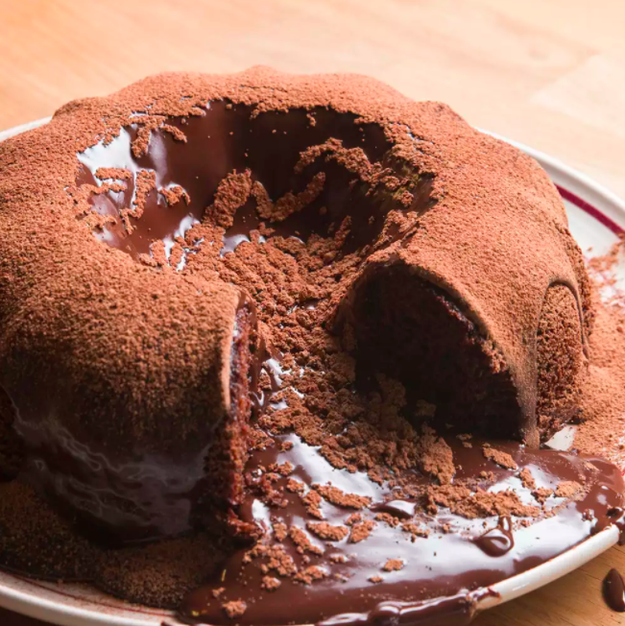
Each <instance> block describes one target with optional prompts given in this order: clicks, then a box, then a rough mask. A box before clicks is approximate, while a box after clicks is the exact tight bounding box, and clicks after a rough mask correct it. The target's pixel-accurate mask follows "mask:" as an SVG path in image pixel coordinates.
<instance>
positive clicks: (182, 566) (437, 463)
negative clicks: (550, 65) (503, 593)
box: [0, 68, 623, 624]
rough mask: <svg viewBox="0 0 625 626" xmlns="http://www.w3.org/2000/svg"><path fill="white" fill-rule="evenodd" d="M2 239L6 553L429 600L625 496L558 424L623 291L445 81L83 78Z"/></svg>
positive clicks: (32, 563)
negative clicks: (99, 87)
mask: <svg viewBox="0 0 625 626" xmlns="http://www.w3.org/2000/svg"><path fill="white" fill-rule="evenodd" d="M0 259H1V260H0V328H1V329H2V335H1V336H0V388H1V390H2V397H1V398H0V400H1V403H0V480H1V481H3V482H0V564H2V565H3V566H4V567H7V568H10V569H14V570H18V571H21V572H26V573H27V574H29V575H32V576H39V577H44V578H52V579H54V578H62V579H64V580H70V579H76V580H90V581H92V582H93V583H94V584H96V585H98V586H99V587H101V588H103V589H105V590H108V591H110V592H111V593H114V594H116V595H118V596H120V597H123V598H126V599H129V600H132V601H136V602H142V603H147V604H151V605H156V606H165V607H173V606H176V605H177V604H178V603H179V601H180V600H181V598H182V597H183V596H184V595H186V594H187V593H188V592H189V591H191V590H192V589H193V588H194V587H198V585H200V583H205V582H206V581H208V583H207V585H208V586H204V587H201V588H199V590H196V591H194V592H193V593H192V594H191V595H190V596H189V597H187V599H186V600H185V602H184V603H183V605H182V607H183V608H182V610H181V616H182V617H184V619H186V620H191V621H193V620H195V621H202V620H205V621H210V623H219V622H220V620H221V621H225V622H228V621H236V622H237V623H249V624H282V623H289V622H293V623H303V622H305V621H319V620H322V619H327V618H331V617H332V616H333V615H336V614H342V613H346V612H349V613H358V615H359V616H356V617H353V620H355V621H356V622H358V623H360V622H361V621H363V620H364V621H366V620H369V619H375V620H378V621H379V619H382V617H380V616H383V615H387V613H388V615H387V618H388V619H395V618H397V619H400V618H399V617H398V616H401V619H400V621H402V622H404V621H405V622H411V621H418V620H419V619H421V618H422V617H423V616H427V615H429V612H430V611H433V610H434V608H432V607H433V606H434V605H433V604H432V601H433V599H437V598H441V597H447V598H448V599H447V600H445V601H444V602H443V601H442V600H440V602H442V604H441V606H444V607H447V608H446V609H445V610H447V609H448V612H449V611H451V613H454V612H458V611H459V612H460V613H462V614H466V615H469V614H470V613H471V611H472V609H473V607H474V606H475V602H476V598H477V595H476V594H479V593H481V592H479V591H478V590H479V589H482V588H483V587H485V586H487V585H489V584H492V583H493V582H495V581H496V580H500V579H501V578H504V577H506V576H509V575H512V574H513V573H516V572H519V571H523V570H524V569H527V568H528V567H531V566H532V565H534V564H535V563H536V562H538V561H540V560H545V559H548V558H551V557H552V556H555V555H556V554H559V553H560V552H562V551H564V550H566V549H567V548H569V547H571V546H572V545H575V544H576V543H578V542H579V541H581V540H583V539H584V538H585V537H587V536H588V534H590V533H591V532H595V531H596V530H598V529H599V528H602V527H604V526H605V525H607V524H608V523H610V522H611V521H614V520H615V519H616V518H618V516H619V515H620V513H618V507H620V506H621V504H622V495H621V494H622V491H623V484H622V480H621V477H620V472H618V470H616V468H614V467H613V466H611V465H609V464H608V463H606V462H604V461H602V460H600V459H598V458H595V457H587V458H585V457H581V456H574V455H570V454H564V453H558V452H547V451H545V450H540V449H538V448H539V445H540V443H541V441H544V440H546V439H547V438H549V436H551V435H552V434H553V433H554V432H555V431H556V430H557V429H558V428H559V427H560V426H561V425H562V424H564V423H566V422H568V421H570V420H571V419H579V418H580V411H581V410H582V409H581V408H580V407H581V406H582V403H581V401H580V397H579V396H580V393H581V391H580V390H581V389H582V388H583V386H584V384H585V380H586V378H587V376H588V346H589V337H590V333H591V330H592V326H593V316H594V308H593V306H592V304H591V302H592V300H591V288H590V283H589V279H588V276H587V274H586V271H585V269H584V264H583V259H582V255H581V253H580V251H579V249H578V247H577V245H576V243H575V242H574V240H573V238H572V237H571V235H570V233H569V231H568V228H567V221H566V216H565V212H564V209H563V206H562V203H561V201H560V198H559V196H558V193H557V191H556V189H555V188H554V186H553V185H552V183H551V182H550V181H549V179H548V178H547V176H546V174H545V173H544V172H543V171H542V170H541V169H540V167H539V166H538V165H537V164H536V163H535V162H534V161H533V160H532V159H530V158H529V157H527V156H525V155H524V154H522V153H521V152H520V151H518V150H517V149H515V148H513V147H511V146H509V145H507V144H505V143H503V142H501V141H498V140H496V139H494V138H492V137H489V136H486V135H484V134H482V133H480V132H478V131H476V130H474V129H473V128H471V127H470V126H469V125H468V124H466V123H465V122H464V121H463V120H462V119H461V118H460V117H458V116H457V115H456V114H455V113H453V112H452V111H451V110H450V109H449V108H448V107H446V106H445V105H442V104H439V103H432V102H422V103H416V102H413V101H411V100H409V99H407V98H405V97H403V96H401V95H400V94H398V93H397V92H395V91H394V90H392V89H390V88H389V87H386V86H385V85H382V84H380V83H378V82H377V81H374V80H371V79H368V78H363V77H360V76H291V75H285V74H280V73H276V72H274V71H272V70H269V69H266V68H255V69H252V70H249V71H247V72H244V73H242V74H237V75H231V76H208V75H189V74H167V75H160V76H156V77H152V78H148V79H145V80H143V81H141V82H139V83H136V84H134V85H132V86H130V87H128V88H126V89H124V90H122V91H120V92H119V93H117V94H114V95H112V96H109V97H107V98H92V99H86V100H81V101H76V102H72V103H69V104H68V105H66V106H64V107H62V108H61V109H60V110H59V111H57V113H56V114H55V115H54V117H53V119H52V121H51V122H50V123H48V124H46V125H45V126H43V127H41V128H39V129H36V130H33V131H30V132H28V133H25V134H23V135H19V136H17V137H14V138H12V139H10V140H8V141H6V142H4V143H2V144H0ZM503 440H506V441H505V442H504V441H503ZM536 468H540V471H538V472H536V471H535V470H536ZM534 474H536V475H534ZM563 519H565V520H566V524H567V526H568V527H569V528H570V533H569V534H566V533H560V532H559V531H557V532H556V527H559V525H560V524H561V523H562V520H563ZM553 520H556V522H554V521H553ZM530 528H531V532H530V531H529V530H528V529H530ZM530 534H531V536H532V537H534V536H536V534H538V535H540V536H541V537H545V538H547V537H549V541H545V543H547V544H548V545H549V547H548V548H544V547H543V548H540V549H539V548H538V547H537V546H532V545H530V543H531V542H530V543H528V542H529V536H530ZM555 535H559V536H558V537H557V538H556V537H555ZM523 537H527V539H524V538H523ZM399 543H401V545H402V547H401V548H396V549H395V548H393V550H395V552H397V554H396V555H393V556H391V557H389V558H387V559H384V561H385V562H384V563H381V564H379V563H378V561H380V559H381V558H382V555H389V554H390V551H392V550H391V547H394V546H397V545H398V544H399ZM363 546H366V549H364V548H363ZM433 546H434V547H433ZM515 546H516V547H515ZM363 550H364V551H363ZM437 551H438V553H440V555H441V557H440V558H439V559H434V560H432V556H431V554H432V553H434V555H435V556H436V554H437ZM460 552H462V553H463V555H464V556H463V559H461V560H462V562H463V563H462V566H459V565H458V559H457V554H459V553H460ZM520 554H523V555H524V558H523V559H521V558H520V557H519V555H520ZM451 555H456V557H454V558H451ZM448 557H449V558H448ZM493 558H495V559H497V560H498V564H497V565H496V566H494V565H491V564H490V560H492V559H493ZM222 572H223V574H222ZM432 572H434V573H432ZM220 581H221V582H220ZM417 583H418V584H417ZM298 590H306V591H305V592H304V591H301V592H300V591H298ZM293 593H296V594H298V597H299V598H300V600H301V602H298V606H297V612H296V613H294V612H293V611H295V610H296V609H295V608H294V607H293V604H292V602H287V603H285V601H284V598H285V597H292V594H293ZM383 601H389V603H387V604H384V603H383ZM380 602H382V604H380ZM437 602H439V600H437ZM440 602H439V603H440ZM398 603H399V604H398ZM437 606H438V605H437ZM376 607H377V608H376ZM385 607H386V608H385ZM437 610H438V609H437ZM370 611H371V612H370ZM376 611H378V613H379V612H380V611H381V613H380V615H378V613H376ZM385 611H386V613H385ZM454 614H455V613H454ZM372 616H373V617H372ZM376 616H377V617H376ZM393 616H395V617H393ZM387 618H384V619H387ZM341 619H344V618H341ZM350 619H352V618H350ZM359 620H360V621H359Z"/></svg>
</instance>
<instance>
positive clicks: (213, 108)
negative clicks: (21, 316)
mask: <svg viewBox="0 0 625 626" xmlns="http://www.w3.org/2000/svg"><path fill="white" fill-rule="evenodd" d="M311 116H314V119H315V123H314V124H311V121H310V119H311ZM168 124H170V125H171V126H173V127H176V128H178V129H180V130H181V131H182V132H184V134H185V135H186V138H187V140H186V142H181V141H177V140H175V139H174V138H173V137H172V136H171V135H170V134H168V133H166V132H163V131H154V132H152V135H151V139H150V144H149V150H148V152H147V153H146V154H145V155H142V156H139V157H137V156H135V155H134V154H133V150H132V145H133V142H134V141H135V140H136V139H137V133H138V125H137V124H134V125H131V126H128V127H125V128H123V129H122V131H121V133H120V135H119V137H117V138H116V139H114V140H113V141H112V142H111V143H109V144H106V145H105V144H103V143H100V144H98V145H96V146H94V147H92V148H89V149H88V150H86V151H85V152H84V153H82V154H80V155H79V160H80V162H81V164H82V165H83V167H82V169H81V171H80V174H79V177H78V181H77V182H78V184H90V185H95V186H99V182H98V180H97V179H96V174H97V171H98V169H99V168H120V169H125V170H127V171H128V172H130V174H131V175H130V178H129V179H125V180H124V181H123V182H124V184H125V185H126V189H125V190H124V191H121V192H109V193H104V194H96V195H93V196H92V197H91V200H90V201H91V204H92V206H93V209H94V210H95V211H96V212H97V213H99V214H101V215H106V216H110V217H112V218H113V219H114V220H115V223H113V224H107V225H105V226H104V228H103V230H97V231H96V232H95V235H96V237H97V238H98V239H100V240H102V241H103V242H105V243H107V244H108V245H110V246H113V247H115V248H119V249H121V250H124V251H125V252H127V253H128V254H130V255H131V256H133V257H135V258H138V257H139V255H141V254H148V255H149V254H151V245H152V244H154V242H157V241H162V242H163V243H164V245H165V252H166V256H167V257H168V258H169V252H170V250H171V246H173V243H174V241H175V240H176V238H184V237H185V234H186V233H187V231H188V230H189V229H190V228H191V227H192V226H193V224H194V223H197V222H201V221H203V220H204V219H206V217H205V210H206V208H207V207H208V206H209V205H210V204H211V202H212V201H213V199H214V196H215V192H216V190H217V186H218V185H219V183H220V182H221V181H222V180H223V179H224V177H225V176H226V175H228V174H229V173H232V172H243V171H245V170H246V169H249V170H251V173H252V177H253V179H254V180H255V181H258V182H260V183H261V184H262V185H263V187H264V188H265V190H266V191H267V193H268V195H269V197H270V198H271V199H272V200H274V201H275V200H277V199H279V198H281V197H283V196H284V195H285V194H287V193H293V194H297V193H299V192H301V191H303V190H304V189H305V187H306V184H307V183H308V182H309V181H310V180H311V179H312V178H313V177H314V176H315V174H318V173H319V172H323V173H324V175H325V184H324V188H323V190H322V192H321V193H320V195H319V196H318V197H317V198H316V199H315V200H314V201H313V202H311V203H310V204H309V205H308V206H306V207H305V208H304V209H302V210H301V211H297V212H295V213H293V214H291V215H290V216H288V217H287V218H286V219H285V220H284V221H282V222H273V223H267V224H266V226H267V227H268V228H270V229H272V231H273V236H280V237H297V238H298V239H300V240H303V241H306V240H307V239H308V238H309V237H310V236H311V235H312V234H318V235H321V236H328V235H331V234H333V233H334V232H336V230H337V229H338V228H339V227H340V226H341V224H342V222H343V220H344V219H345V218H346V217H348V216H349V218H350V220H351V224H350V231H349V234H348V236H347V238H346V240H345V243H344V252H345V253H349V252H352V251H354V250H356V249H358V248H361V247H362V246H365V245H371V244H373V243H375V241H376V239H377V238H378V237H379V235H380V233H381V232H382V229H383V227H384V224H385V218H386V215H387V214H388V212H389V211H390V210H392V209H402V210H405V208H406V207H403V206H402V205H400V204H399V203H397V202H395V201H394V200H393V199H392V197H391V195H389V193H383V192H381V191H379V190H376V189H372V188H371V187H370V186H369V185H368V184H366V183H364V182H363V181H359V180H358V178H357V176H356V175H355V174H353V173H351V172H350V171H348V170H347V169H346V168H345V167H343V166H341V165H339V164H337V163H336V162H333V161H332V160H331V159H328V158H325V157H326V155H325V154H323V155H322V157H321V158H317V159H315V160H314V161H313V162H312V163H310V164H309V165H307V166H306V167H304V168H303V170H302V171H301V172H299V171H296V165H297V163H298V161H299V160H300V155H301V153H302V152H304V151H305V150H306V149H307V148H310V147H314V146H321V145H323V144H324V142H326V141H328V140H329V139H332V138H338V139H340V141H341V145H342V146H343V147H344V148H347V149H353V148H359V149H361V150H363V151H364V154H365V155H366V156H367V157H368V158H369V160H370V161H371V163H373V164H378V165H382V166H383V167H385V168H387V169H388V171H389V172H391V173H392V169H393V167H395V166H396V164H395V163H394V162H393V160H392V159H390V158H389V157H388V154H387V153H388V151H389V149H390V143H389V142H388V140H387V139H386V137H385V136H384V133H383V131H382V129H381V128H380V127H379V126H377V125H374V124H366V123H361V122H358V121H357V119H356V116H354V115H352V114H346V113H345V114H338V113H335V112H330V111H327V110H325V109H318V110H315V111H312V112H308V111H305V110H299V109H297V110H290V111H289V113H288V114H283V113H275V112H267V113H261V114H259V115H252V109H251V108H250V107H248V106H244V105H240V104H237V105H232V104H229V103H226V102H211V103H209V105H208V106H207V107H206V110H205V115H203V116H198V117H191V118H188V119H184V120H182V119H175V118H172V119H170V120H168ZM397 166H399V165H398V164H397ZM142 170H144V171H148V172H153V173H154V176H155V182H156V187H155V188H154V189H152V190H151V191H150V192H149V193H148V195H147V202H146V205H145V210H144V212H143V214H142V216H141V217H140V219H137V218H135V217H134V216H133V213H132V209H133V207H134V206H135V203H136V201H137V177H138V174H139V173H140V172H141V171H142ZM108 182H111V181H108ZM431 183H432V178H431V176H429V175H427V174H423V175H421V177H420V178H419V179H418V182H417V186H416V191H415V192H414V202H413V205H412V206H410V207H409V209H410V210H411V211H413V212H415V213H419V214H420V213H423V212H424V211H426V210H427V209H428V208H429V207H430V206H432V204H433V202H432V201H431V199H430V191H431ZM176 187H181V188H182V189H183V190H184V191H185V192H186V193H187V194H188V198H189V201H188V202H187V201H185V200H184V199H182V198H181V199H180V200H179V201H178V202H177V203H175V204H174V205H173V206H168V204H167V202H166V199H165V196H164V194H163V193H161V192H160V191H159V190H168V189H174V188H176ZM254 205H255V202H248V204H247V205H246V206H245V207H242V208H241V209H240V210H239V212H238V214H237V216H236V218H235V224H234V225H233V226H232V227H231V228H230V229H228V230H227V231H226V232H225V233H224V238H223V241H222V253H224V254H225V253H227V252H232V251H234V250H235V249H236V247H237V246H238V245H239V244H240V243H241V242H243V241H249V236H250V232H251V231H252V230H256V229H257V228H258V227H259V226H260V224H261V220H260V219H259V218H258V216H257V215H256V213H255V211H254V209H255V206H254ZM123 209H131V212H130V213H129V215H130V217H129V220H130V222H131V224H132V228H133V230H132V232H130V233H129V232H128V231H127V229H126V228H125V226H124V224H123V221H122V220H121V219H120V214H121V212H122V210H123ZM398 236H399V234H398V233H395V235H394V238H397V237H398ZM210 243H211V242H201V243H198V242H194V241H189V242H187V244H188V245H186V246H185V251H184V252H185V254H189V253H192V251H193V248H194V247H195V246H197V245H210ZM168 246H169V248H168ZM183 258H184V257H183ZM182 267H184V265H182Z"/></svg>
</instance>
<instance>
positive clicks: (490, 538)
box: [475, 515, 514, 556]
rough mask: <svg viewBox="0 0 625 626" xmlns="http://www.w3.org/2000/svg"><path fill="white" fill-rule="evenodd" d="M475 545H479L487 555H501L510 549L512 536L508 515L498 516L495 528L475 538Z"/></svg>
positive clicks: (512, 546)
mask: <svg viewBox="0 0 625 626" xmlns="http://www.w3.org/2000/svg"><path fill="white" fill-rule="evenodd" d="M475 545H476V546H479V547H480V548H481V549H482V550H483V551H484V552H485V553H486V554H488V555H489V556H503V555H504V554H506V553H507V552H509V551H510V550H512V548H514V537H513V534H512V520H511V519H510V517H508V516H507V515H506V516H504V517H502V518H500V520H499V524H497V526H496V527H495V528H492V529H491V530H489V531H487V532H485V533H484V534H483V535H482V536H480V537H478V538H477V539H476V540H475Z"/></svg>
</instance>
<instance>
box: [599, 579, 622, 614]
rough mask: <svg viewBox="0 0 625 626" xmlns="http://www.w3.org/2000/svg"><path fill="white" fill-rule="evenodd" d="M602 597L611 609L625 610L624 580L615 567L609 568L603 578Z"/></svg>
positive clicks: (620, 611)
mask: <svg viewBox="0 0 625 626" xmlns="http://www.w3.org/2000/svg"><path fill="white" fill-rule="evenodd" d="M603 597H604V598H605V601H606V604H607V605H608V606H609V607H610V608H611V609H612V610H613V611H618V612H619V613H624V612H625V582H623V577H622V576H621V575H620V574H619V573H618V572H617V571H616V570H615V569H611V570H610V571H609V572H608V573H607V574H606V577H605V578H604V579H603Z"/></svg>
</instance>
